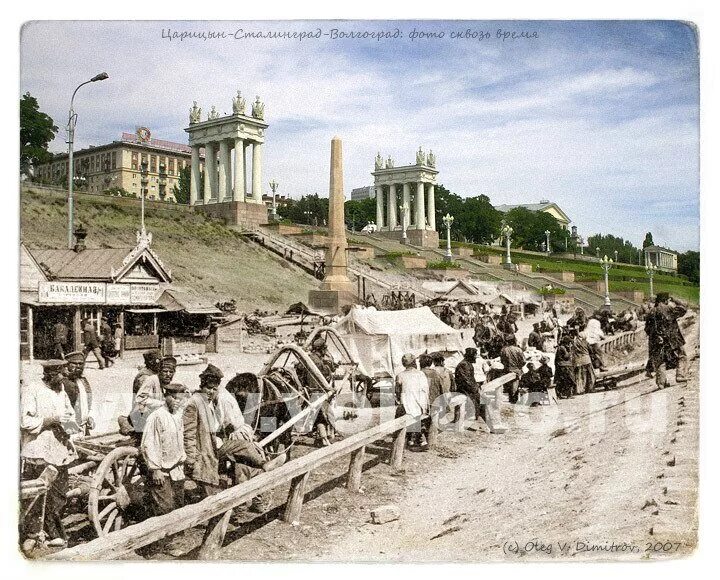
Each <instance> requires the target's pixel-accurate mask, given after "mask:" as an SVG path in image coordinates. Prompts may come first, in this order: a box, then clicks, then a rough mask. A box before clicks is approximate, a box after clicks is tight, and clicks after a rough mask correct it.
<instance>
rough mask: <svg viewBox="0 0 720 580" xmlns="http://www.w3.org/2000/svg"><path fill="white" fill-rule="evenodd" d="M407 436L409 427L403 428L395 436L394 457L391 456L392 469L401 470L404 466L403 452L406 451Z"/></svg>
mask: <svg viewBox="0 0 720 580" xmlns="http://www.w3.org/2000/svg"><path fill="white" fill-rule="evenodd" d="M405 435H407V427H403V428H402V429H400V430H399V431H398V432H397V434H396V435H395V441H394V442H393V449H392V455H391V456H390V467H392V468H393V469H400V467H401V466H402V460H403V452H404V451H405Z"/></svg>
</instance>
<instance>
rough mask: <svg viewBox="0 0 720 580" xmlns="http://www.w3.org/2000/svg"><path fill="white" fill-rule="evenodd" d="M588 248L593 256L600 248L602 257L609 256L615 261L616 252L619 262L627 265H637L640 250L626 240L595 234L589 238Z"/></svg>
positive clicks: (609, 235) (610, 235)
mask: <svg viewBox="0 0 720 580" xmlns="http://www.w3.org/2000/svg"><path fill="white" fill-rule="evenodd" d="M588 247H589V250H588V251H589V252H590V253H591V254H596V253H597V248H600V256H607V257H608V258H612V259H613V260H614V259H615V252H616V251H617V253H618V261H620V262H624V263H626V264H637V262H638V251H639V249H638V248H636V247H635V246H633V244H632V242H630V241H629V240H624V239H623V238H619V237H617V236H613V235H612V234H594V235H592V236H590V237H588Z"/></svg>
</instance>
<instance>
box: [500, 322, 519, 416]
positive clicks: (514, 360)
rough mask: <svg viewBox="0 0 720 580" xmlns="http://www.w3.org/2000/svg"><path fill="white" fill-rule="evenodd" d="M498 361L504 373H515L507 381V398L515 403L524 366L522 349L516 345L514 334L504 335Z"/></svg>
mask: <svg viewBox="0 0 720 580" xmlns="http://www.w3.org/2000/svg"><path fill="white" fill-rule="evenodd" d="M500 362H501V363H502V364H503V367H504V368H505V372H506V373H515V377H516V378H515V379H514V380H513V381H511V382H509V383H507V385H508V386H507V389H508V393H509V396H508V400H509V401H510V403H512V404H515V403H517V401H518V388H519V386H520V378H521V377H522V375H523V370H522V369H523V367H524V366H525V355H524V354H523V351H522V349H521V348H520V347H519V346H518V345H517V340H516V338H515V335H514V334H507V335H505V346H503V348H502V350H501V351H500Z"/></svg>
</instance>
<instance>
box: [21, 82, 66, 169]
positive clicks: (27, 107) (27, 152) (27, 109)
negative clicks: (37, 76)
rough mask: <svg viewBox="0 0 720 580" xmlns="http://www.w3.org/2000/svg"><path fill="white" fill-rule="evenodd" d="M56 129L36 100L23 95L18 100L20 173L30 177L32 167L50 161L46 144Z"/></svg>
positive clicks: (27, 94) (53, 135)
mask: <svg viewBox="0 0 720 580" xmlns="http://www.w3.org/2000/svg"><path fill="white" fill-rule="evenodd" d="M57 132H58V128H57V127H56V126H55V123H54V122H53V120H52V119H51V118H50V116H49V115H46V114H45V113H43V112H42V111H41V110H40V106H39V105H38V102H37V99H36V98H35V97H33V96H32V95H30V93H25V94H24V95H23V96H22V98H21V99H20V171H21V172H22V173H23V174H24V175H31V173H32V169H33V167H34V166H36V165H39V164H42V163H47V162H48V161H51V160H52V157H53V156H52V153H50V152H49V151H48V148H47V147H48V143H50V141H52V140H53V139H55V134H56V133H57Z"/></svg>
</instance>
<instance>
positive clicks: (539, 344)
mask: <svg viewBox="0 0 720 580" xmlns="http://www.w3.org/2000/svg"><path fill="white" fill-rule="evenodd" d="M544 342H545V340H544V339H543V336H542V334H541V333H540V323H539V322H536V323H535V324H533V329H532V332H531V333H530V336H528V341H527V345H528V348H536V349H538V350H542V349H543V343H544Z"/></svg>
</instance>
